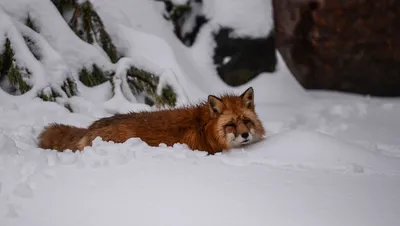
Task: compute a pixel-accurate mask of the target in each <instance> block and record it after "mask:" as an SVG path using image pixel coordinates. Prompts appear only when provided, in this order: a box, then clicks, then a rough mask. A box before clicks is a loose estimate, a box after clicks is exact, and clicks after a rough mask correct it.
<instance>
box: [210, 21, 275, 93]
mask: <svg viewBox="0 0 400 226" xmlns="http://www.w3.org/2000/svg"><path fill="white" fill-rule="evenodd" d="M231 32H232V30H231V29H230V28H226V27H225V28H221V29H220V30H219V31H218V33H216V34H214V39H215V42H216V47H215V49H214V56H213V60H214V64H215V65H216V68H217V72H218V74H219V76H220V77H221V78H222V80H224V81H225V82H226V83H227V84H228V85H231V86H239V85H242V84H244V83H246V82H248V81H250V80H251V79H253V78H255V77H256V76H257V75H259V74H260V73H263V72H274V71H275V66H276V56H275V40H274V35H273V32H271V33H270V34H269V35H268V36H267V37H264V38H242V37H240V38H233V37H230V33H231Z"/></svg>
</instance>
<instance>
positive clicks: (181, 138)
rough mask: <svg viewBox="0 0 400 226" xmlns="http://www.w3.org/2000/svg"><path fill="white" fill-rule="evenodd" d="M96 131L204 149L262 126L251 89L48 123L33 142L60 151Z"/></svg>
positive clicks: (241, 138)
mask: <svg viewBox="0 0 400 226" xmlns="http://www.w3.org/2000/svg"><path fill="white" fill-rule="evenodd" d="M97 136H100V137H101V138H102V139H103V140H104V141H113V142H116V143H123V142H125V141H126V140H128V139H129V138H133V137H137V138H140V139H141V140H143V141H144V142H146V143H147V144H148V145H150V146H158V145H159V144H160V143H164V144H166V145H168V146H172V145H173V144H175V143H181V144H186V145H187V146H188V147H189V148H190V149H192V150H198V151H206V152H208V153H209V154H215V153H217V152H222V151H228V150H230V149H232V148H236V147H240V146H242V145H246V144H250V143H254V142H257V141H259V140H261V139H263V138H264V136H265V130H264V128H263V125H262V123H261V121H260V119H259V117H258V115H257V113H256V112H255V105H254V90H253V88H252V87H250V88H248V89H247V90H246V91H245V92H243V93H242V94H241V95H240V96H238V95H233V94H223V95H220V96H219V97H217V96H214V95H209V96H208V100H207V101H203V102H201V103H199V104H197V105H188V106H185V107H180V108H172V109H167V110H157V111H148V112H146V111H143V112H131V113H127V114H116V115H114V116H111V117H106V118H101V119H99V120H97V121H95V122H93V123H92V124H91V125H90V126H89V127H88V128H78V127H74V126H69V125H62V124H55V123H53V124H50V125H48V126H47V127H45V128H44V130H43V131H42V133H41V134H40V135H39V137H38V140H39V147H41V148H43V149H54V150H58V151H63V150H66V149H70V150H72V151H78V150H83V149H84V147H86V146H90V145H91V144H92V141H93V140H94V139H95V138H96V137H97Z"/></svg>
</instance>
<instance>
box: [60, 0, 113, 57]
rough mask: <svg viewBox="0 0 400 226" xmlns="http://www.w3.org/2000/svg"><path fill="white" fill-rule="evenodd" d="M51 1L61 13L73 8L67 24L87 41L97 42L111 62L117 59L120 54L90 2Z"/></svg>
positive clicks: (72, 0) (71, 0)
mask: <svg viewBox="0 0 400 226" xmlns="http://www.w3.org/2000/svg"><path fill="white" fill-rule="evenodd" d="M53 3H54V4H55V5H56V7H57V9H58V10H59V11H60V12H61V14H64V13H65V12H66V11H67V10H69V9H71V10H73V15H72V18H71V20H70V21H69V22H68V24H69V26H70V27H71V29H72V30H73V31H74V32H75V34H76V35H78V36H79V37H80V38H81V39H82V40H84V41H85V42H87V43H90V44H94V43H95V42H96V43H98V44H99V45H100V46H101V47H102V48H103V50H104V51H105V52H106V53H107V55H108V57H109V58H110V60H111V62H113V63H115V62H117V61H118V59H119V57H120V56H118V52H117V48H116V47H115V45H114V44H113V42H112V40H111V37H110V35H109V34H108V32H107V31H106V29H105V27H104V24H103V22H102V20H101V18H100V16H99V15H98V14H97V13H96V11H95V10H94V9H93V6H92V3H90V2H89V1H85V2H83V3H81V4H78V3H77V2H76V1H74V0H59V1H56V0H53Z"/></svg>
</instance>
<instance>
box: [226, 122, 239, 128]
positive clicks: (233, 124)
mask: <svg viewBox="0 0 400 226" xmlns="http://www.w3.org/2000/svg"><path fill="white" fill-rule="evenodd" d="M225 126H226V127H236V125H235V123H233V122H230V123H227V124H225Z"/></svg>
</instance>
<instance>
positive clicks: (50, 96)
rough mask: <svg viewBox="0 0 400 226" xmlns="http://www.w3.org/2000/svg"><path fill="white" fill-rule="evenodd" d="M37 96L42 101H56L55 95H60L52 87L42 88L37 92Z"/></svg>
mask: <svg viewBox="0 0 400 226" xmlns="http://www.w3.org/2000/svg"><path fill="white" fill-rule="evenodd" d="M38 97H40V98H41V99H42V100H43V101H52V102H54V101H56V98H57V97H61V95H60V94H59V93H57V92H56V91H55V90H54V89H52V88H50V89H43V90H42V91H40V92H39V93H38Z"/></svg>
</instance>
